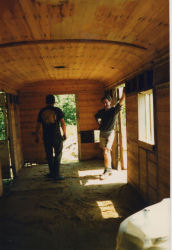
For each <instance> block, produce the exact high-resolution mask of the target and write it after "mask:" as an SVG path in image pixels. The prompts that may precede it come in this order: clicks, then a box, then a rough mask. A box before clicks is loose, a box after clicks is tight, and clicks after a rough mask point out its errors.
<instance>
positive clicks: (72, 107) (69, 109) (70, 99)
mask: <svg viewBox="0 0 172 250" xmlns="http://www.w3.org/2000/svg"><path fill="white" fill-rule="evenodd" d="M55 107H58V108H60V109H62V111H63V112H64V114H65V123H66V132H67V139H66V140H65V141H64V143H63V153H62V160H61V162H62V163H68V162H77V161H78V136H77V116H76V112H77V111H76V96H75V94H65V95H64V94H63V95H55Z"/></svg>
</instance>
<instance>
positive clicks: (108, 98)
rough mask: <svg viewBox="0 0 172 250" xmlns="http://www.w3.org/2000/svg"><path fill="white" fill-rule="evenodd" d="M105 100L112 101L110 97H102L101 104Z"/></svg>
mask: <svg viewBox="0 0 172 250" xmlns="http://www.w3.org/2000/svg"><path fill="white" fill-rule="evenodd" d="M105 99H107V100H108V101H109V102H110V101H112V97H111V96H110V95H105V96H103V97H102V99H101V101H102V102H103V101H104V100H105Z"/></svg>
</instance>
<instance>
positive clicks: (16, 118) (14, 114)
mask: <svg viewBox="0 0 172 250" xmlns="http://www.w3.org/2000/svg"><path fill="white" fill-rule="evenodd" d="M12 100H13V99H12ZM8 111H9V123H10V142H11V158H12V159H11V160H12V165H13V166H14V168H15V171H16V174H17V173H18V172H19V170H20V169H21V168H22V167H23V163H24V159H23V151H22V141H21V126H20V125H21V124H20V110H19V105H18V104H16V103H13V102H12V103H11V102H10V100H9V102H8Z"/></svg>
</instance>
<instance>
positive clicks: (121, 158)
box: [117, 89, 124, 169]
mask: <svg viewBox="0 0 172 250" xmlns="http://www.w3.org/2000/svg"><path fill="white" fill-rule="evenodd" d="M117 91H118V99H119V94H120V93H119V89H117ZM118 124H119V133H118V135H119V148H120V162H121V169H124V160H123V142H122V115H121V111H120V112H119V115H118Z"/></svg>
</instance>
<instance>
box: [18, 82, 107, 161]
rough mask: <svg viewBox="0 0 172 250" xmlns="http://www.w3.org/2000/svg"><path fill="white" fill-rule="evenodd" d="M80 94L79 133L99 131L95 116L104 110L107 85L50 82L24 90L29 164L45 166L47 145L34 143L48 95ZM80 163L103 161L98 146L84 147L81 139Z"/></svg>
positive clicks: (24, 129)
mask: <svg viewBox="0 0 172 250" xmlns="http://www.w3.org/2000/svg"><path fill="white" fill-rule="evenodd" d="M49 93H50V94H76V95H77V109H78V114H77V117H78V130H79V131H78V132H80V131H85V130H94V129H97V123H96V121H95V118H94V114H95V113H96V112H97V111H98V110H99V109H101V108H102V104H101V101H100V100H101V97H102V96H103V94H104V87H103V84H101V83H100V82H95V81H92V82H89V81H71V83H70V81H52V82H51V81H47V82H42V83H41V82H39V83H35V84H32V85H29V86H28V87H26V88H24V89H22V90H21V92H20V107H21V129H22V141H23V151H24V159H25V161H27V162H45V161H46V159H45V152H44V147H43V142H42V141H41V142H40V144H39V145H37V144H36V143H35V141H34V136H33V132H34V131H35V127H36V121H37V115H38V113H39V110H40V109H41V108H42V107H44V106H45V96H46V95H47V94H49ZM79 147H80V152H79V155H80V159H81V160H86V159H91V158H97V157H101V152H100V149H99V145H98V144H97V143H91V144H90V143H81V141H80V135H79Z"/></svg>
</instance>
